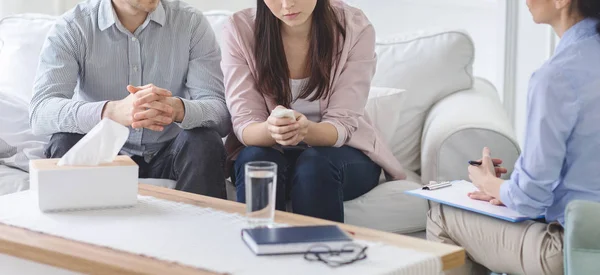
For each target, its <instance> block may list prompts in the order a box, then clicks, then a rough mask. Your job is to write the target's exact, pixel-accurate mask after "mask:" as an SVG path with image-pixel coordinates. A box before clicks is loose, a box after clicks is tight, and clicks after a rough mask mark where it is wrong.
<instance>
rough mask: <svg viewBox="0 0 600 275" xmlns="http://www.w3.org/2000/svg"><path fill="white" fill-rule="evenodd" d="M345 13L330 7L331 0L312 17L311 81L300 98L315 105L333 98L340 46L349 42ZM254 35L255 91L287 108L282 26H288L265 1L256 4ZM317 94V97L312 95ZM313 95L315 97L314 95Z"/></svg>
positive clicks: (320, 1)
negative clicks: (333, 85)
mask: <svg viewBox="0 0 600 275" xmlns="http://www.w3.org/2000/svg"><path fill="white" fill-rule="evenodd" d="M344 22H345V19H344V15H343V13H342V12H340V13H338V12H336V11H335V10H334V8H333V7H332V6H331V0H318V1H317V4H316V6H315V9H314V11H313V13H312V27H311V30H310V46H309V50H308V56H309V61H308V66H307V68H306V70H307V73H309V75H310V77H309V80H308V83H307V84H306V85H304V86H303V87H302V90H301V91H300V93H299V95H298V98H302V99H306V98H308V97H309V96H310V98H309V99H308V100H309V101H315V100H317V99H324V98H327V97H328V96H329V95H330V94H331V90H332V87H331V85H332V83H333V80H334V79H333V78H335V75H332V73H331V72H332V69H333V68H334V67H335V70H336V71H337V69H338V64H339V60H340V53H341V45H342V43H343V41H344V39H345V38H346V25H345V23H344ZM254 24H255V31H254V42H255V46H254V57H255V60H256V70H257V73H258V75H257V78H258V79H257V81H256V88H257V89H258V91H259V92H260V93H262V94H263V95H265V96H267V97H271V98H273V99H274V100H275V101H276V102H277V104H280V105H283V106H285V107H287V108H290V107H291V104H292V91H291V88H290V70H289V67H288V63H287V59H286V55H285V50H284V48H283V40H282V36H281V25H282V24H285V23H283V22H282V21H281V20H279V18H277V17H276V16H275V15H274V14H273V13H272V12H271V10H269V8H268V7H267V5H266V4H265V2H264V0H257V1H256V20H255V23H254ZM313 91H314V94H313ZM311 94H312V95H311Z"/></svg>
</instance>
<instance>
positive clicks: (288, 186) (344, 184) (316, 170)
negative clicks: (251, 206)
mask: <svg viewBox="0 0 600 275" xmlns="http://www.w3.org/2000/svg"><path fill="white" fill-rule="evenodd" d="M250 161H271V162H274V163H276V164H277V194H276V208H277V209H278V210H285V205H286V201H287V199H288V198H289V199H291V202H292V210H293V211H294V213H298V214H301V215H306V216H312V217H317V218H322V219H327V220H331V221H337V222H344V201H348V200H352V199H355V198H358V197H360V196H361V195H363V194H365V193H367V192H369V191H370V190H371V189H373V188H374V187H375V186H377V184H378V183H379V175H380V174H381V167H379V165H377V164H375V163H374V162H373V161H372V160H371V159H370V158H369V157H367V156H366V155H365V154H364V153H363V152H361V151H359V150H357V149H354V148H352V147H348V146H343V147H340V148H335V147H310V148H307V149H297V148H296V149H284V151H283V153H281V152H280V151H278V150H276V149H273V148H270V147H253V146H250V147H246V148H244V149H243V150H242V152H240V154H239V156H238V157H237V160H236V161H235V164H234V169H235V177H234V178H235V185H236V190H237V200H238V202H242V203H245V202H246V188H245V178H244V165H245V164H246V163H247V162H250Z"/></svg>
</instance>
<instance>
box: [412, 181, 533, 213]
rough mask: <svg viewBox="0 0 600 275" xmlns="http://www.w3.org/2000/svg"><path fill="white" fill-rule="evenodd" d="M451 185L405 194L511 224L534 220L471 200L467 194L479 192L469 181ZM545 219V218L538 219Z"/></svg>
mask: <svg viewBox="0 0 600 275" xmlns="http://www.w3.org/2000/svg"><path fill="white" fill-rule="evenodd" d="M450 183H451V185H450V186H448V187H443V188H439V189H434V190H424V189H417V190H410V191H405V193H406V194H409V195H413V196H417V197H421V198H424V199H427V200H430V201H434V202H437V203H441V204H446V205H449V206H452V207H456V208H460V209H464V210H468V211H472V212H476V213H480V214H483V215H487V216H490V217H494V218H497V219H501V220H505V221H509V222H520V221H524V220H530V219H532V218H530V217H528V216H525V215H522V214H519V212H517V211H514V210H511V209H508V208H507V207H506V206H498V205H493V204H491V203H489V202H486V201H478V200H474V199H471V198H469V196H467V194H468V193H469V192H473V191H477V187H475V186H474V185H473V184H472V183H470V182H468V181H464V180H460V181H452V182H450ZM543 217H544V216H541V217H538V218H543Z"/></svg>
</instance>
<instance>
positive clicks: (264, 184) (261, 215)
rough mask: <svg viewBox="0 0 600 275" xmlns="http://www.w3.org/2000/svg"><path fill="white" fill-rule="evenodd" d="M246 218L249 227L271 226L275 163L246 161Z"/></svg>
mask: <svg viewBox="0 0 600 275" xmlns="http://www.w3.org/2000/svg"><path fill="white" fill-rule="evenodd" d="M245 181H246V219H247V222H248V226H249V227H271V226H272V225H273V220H274V217H275V191H276V189H277V164H275V163H273V162H268V161H253V162H248V163H246V166H245Z"/></svg>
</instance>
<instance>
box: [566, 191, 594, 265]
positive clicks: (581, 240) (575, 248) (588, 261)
mask: <svg viewBox="0 0 600 275" xmlns="http://www.w3.org/2000/svg"><path fill="white" fill-rule="evenodd" d="M598 212H600V203H597V202H590V201H572V202H570V203H569V204H568V205H567V209H566V210H565V236H564V243H565V247H564V255H565V274H598V271H599V270H600V261H599V260H600V230H598V228H600V216H598Z"/></svg>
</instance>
